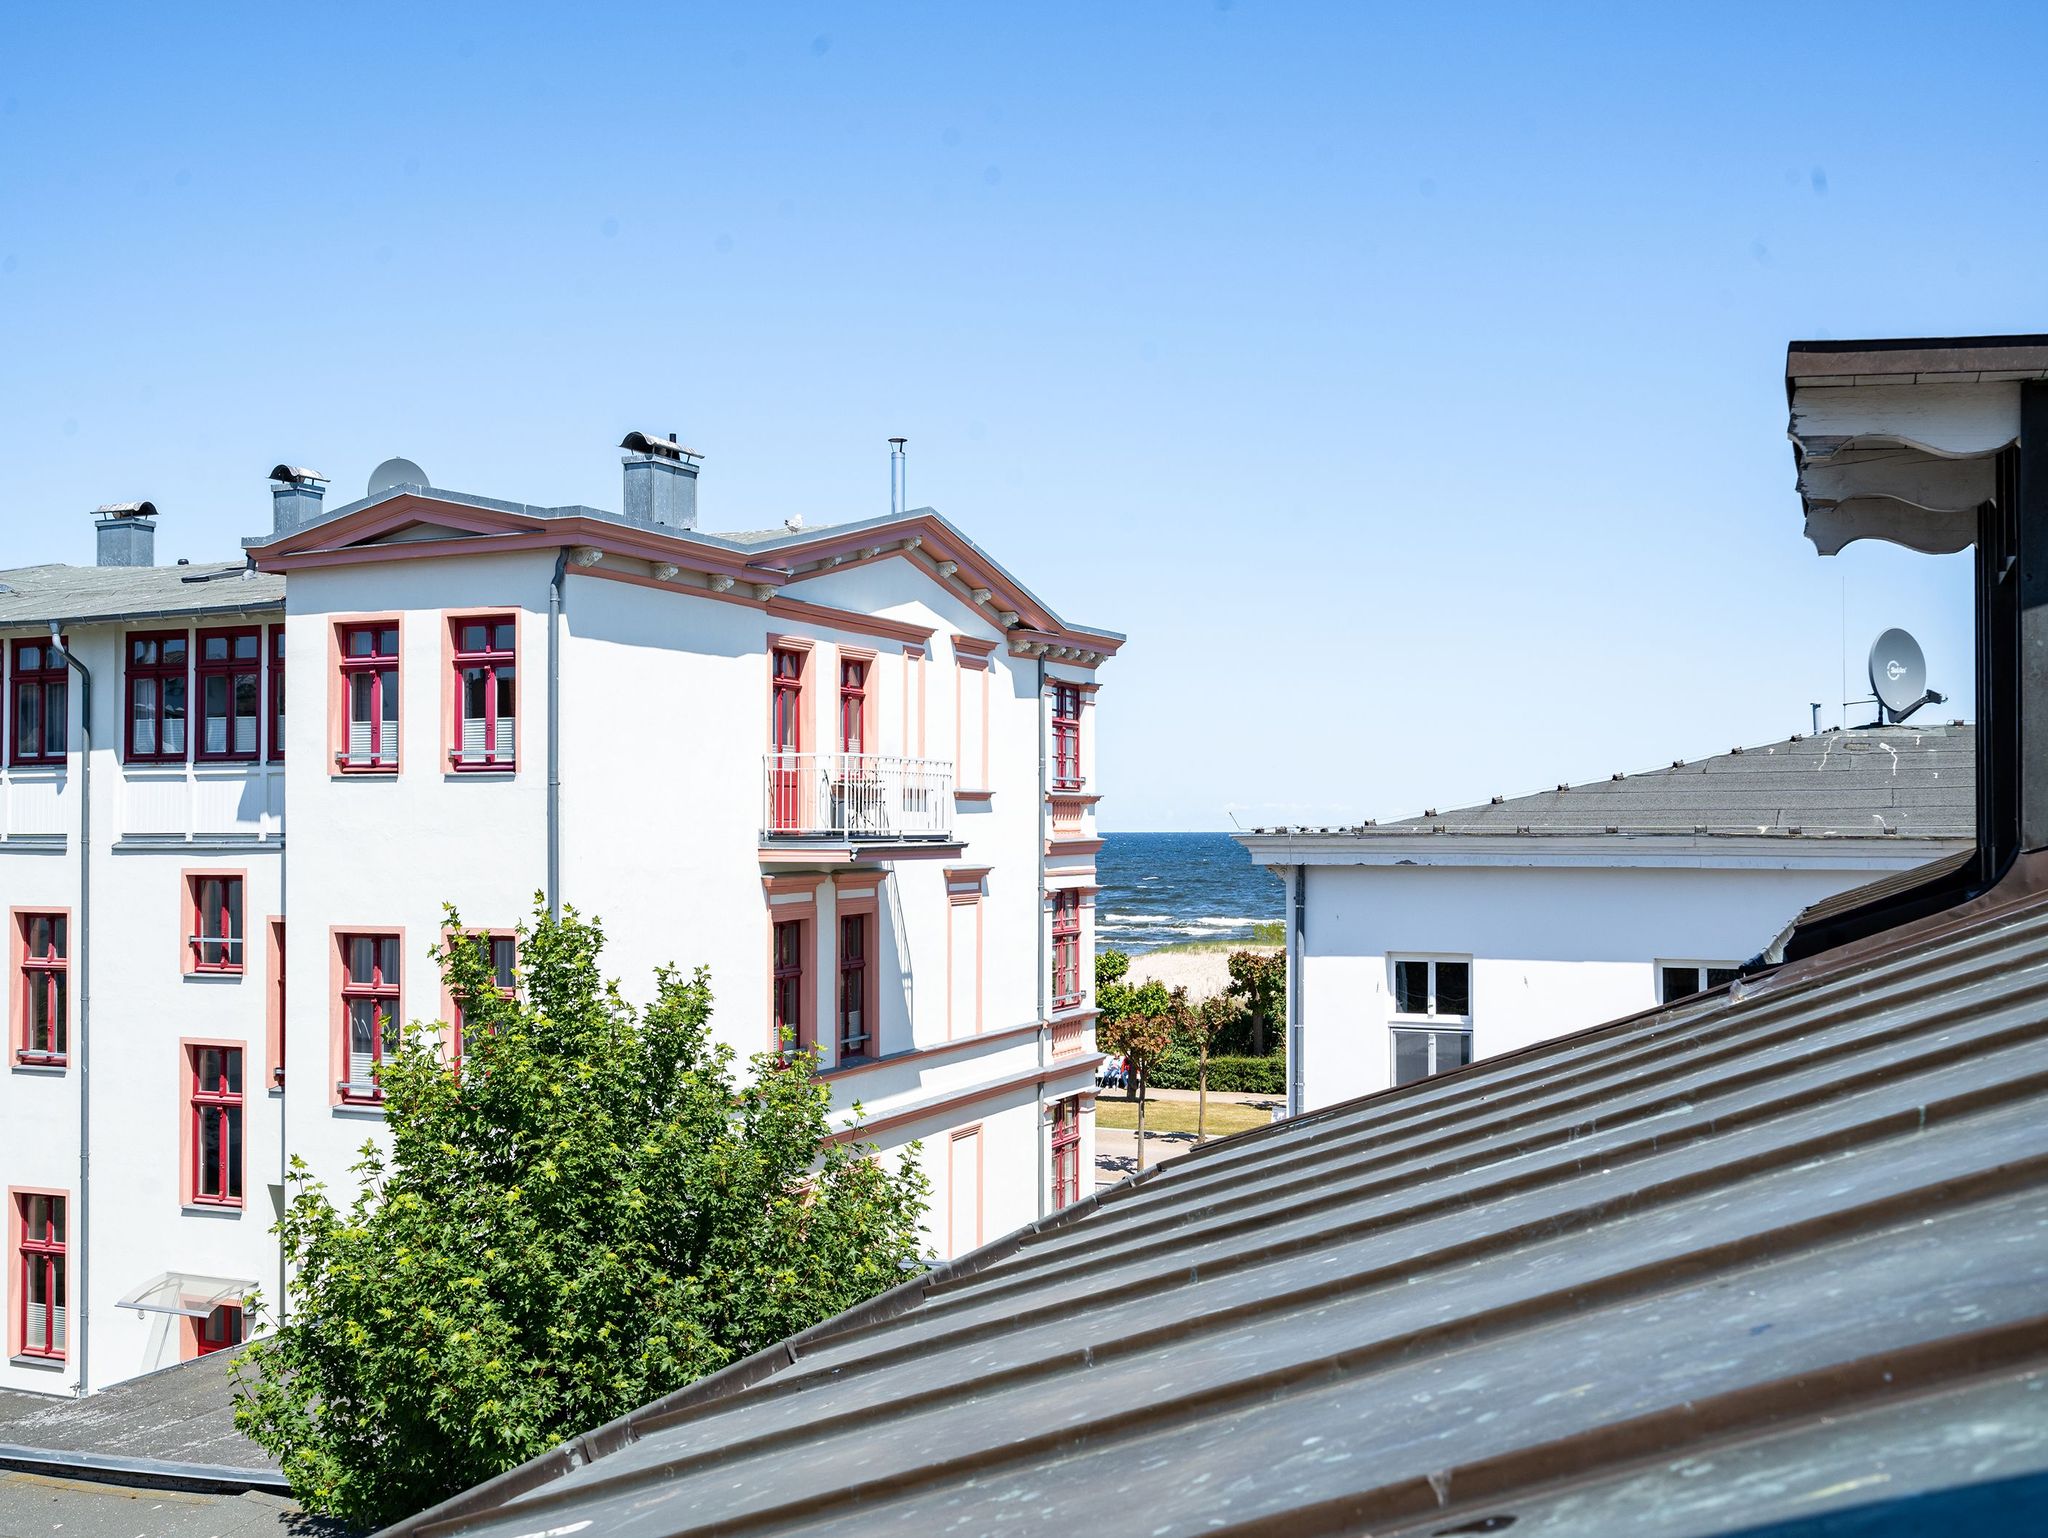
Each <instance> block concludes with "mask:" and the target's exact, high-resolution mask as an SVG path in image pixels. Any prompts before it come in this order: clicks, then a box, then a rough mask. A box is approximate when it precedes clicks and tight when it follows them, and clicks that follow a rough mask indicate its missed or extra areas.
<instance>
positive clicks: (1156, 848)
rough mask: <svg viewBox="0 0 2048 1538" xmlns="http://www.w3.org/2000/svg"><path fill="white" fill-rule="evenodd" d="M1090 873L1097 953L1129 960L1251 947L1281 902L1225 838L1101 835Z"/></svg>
mask: <svg viewBox="0 0 2048 1538" xmlns="http://www.w3.org/2000/svg"><path fill="white" fill-rule="evenodd" d="M1095 870H1096V880H1097V881H1099V882H1100V883H1101V884H1102V891H1101V892H1100V894H1098V895H1097V897H1096V899H1095V942H1096V945H1097V946H1098V947H1099V948H1100V949H1103V950H1120V951H1129V952H1130V953H1132V954H1133V955H1136V954H1138V953H1139V952H1141V951H1149V950H1152V949H1154V948H1155V947H1157V946H1161V945H1171V944H1173V943H1174V942H1175V941H1178V940H1249V939H1250V938H1251V937H1252V925H1253V924H1254V923H1256V922H1265V921H1268V920H1272V919H1277V918H1279V917H1280V916H1281V911H1282V907H1283V905H1284V902H1285V898H1286V890H1285V888H1283V887H1282V886H1281V884H1280V878H1279V877H1278V876H1275V875H1274V874H1273V873H1272V872H1271V871H1269V870H1267V869H1266V868H1265V867H1264V866H1262V865H1254V864H1252V861H1251V856H1250V855H1248V854H1246V853H1245V852H1244V847H1243V846H1242V845H1241V844H1239V843H1238V842H1237V841H1236V840H1234V839H1232V838H1231V837H1230V835H1229V834H1227V833H1110V834H1105V835H1104V838H1103V845H1102V851H1101V853H1100V854H1098V855H1097V856H1096V857H1095Z"/></svg>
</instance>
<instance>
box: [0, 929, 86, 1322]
mask: <svg viewBox="0 0 2048 1538" xmlns="http://www.w3.org/2000/svg"><path fill="white" fill-rule="evenodd" d="M33 911H35V912H39V913H47V912H49V911H51V910H49V909H47V908H40V909H35V910H33ZM24 1196H55V1197H59V1198H61V1199H62V1201H63V1203H64V1319H65V1326H64V1350H62V1351H57V1352H47V1353H46V1352H40V1351H39V1352H36V1353H35V1356H34V1360H36V1361H38V1362H62V1361H65V1360H66V1359H67V1358H68V1357H69V1355H70V1350H71V1337H72V1332H71V1321H72V1320H74V1319H76V1318H77V1317H78V1312H77V1310H76V1309H75V1308H74V1307H73V1306H72V1305H73V1288H72V1285H71V1278H72V1272H73V1270H74V1267H73V1266H72V1264H71V1261H72V1249H71V1228H72V1218H73V1213H72V1211H71V1192H70V1191H69V1190H67V1189H66V1188H64V1187H63V1186H9V1187H8V1188H7V1268H6V1272H5V1275H4V1280H0V1297H5V1298H6V1299H7V1300H8V1304H7V1354H8V1355H9V1356H10V1357H15V1356H23V1355H26V1354H27V1351H26V1347H27V1345H28V1334H27V1326H28V1295H27V1292H26V1290H25V1289H24V1288H23V1286H22V1256H21V1245H22V1239H23V1237H24V1236H23V1234H22V1231H21V1199H22V1198H23V1197H24Z"/></svg>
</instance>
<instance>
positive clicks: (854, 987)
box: [839, 913, 875, 1062]
mask: <svg viewBox="0 0 2048 1538" xmlns="http://www.w3.org/2000/svg"><path fill="white" fill-rule="evenodd" d="M868 919H869V915H867V914H865V913H846V914H842V915H840V919H839V1060H840V1061H841V1062H845V1061H847V1060H848V1059H849V1058H856V1057H871V1056H873V1053H871V1052H870V1051H869V1050H868V1048H869V1046H870V1044H871V1043H873V1041H874V1039H875V1032H874V1021H873V1020H872V1019H870V1018H869V1010H868V931H869V929H870V927H871V926H870V925H869V922H868Z"/></svg>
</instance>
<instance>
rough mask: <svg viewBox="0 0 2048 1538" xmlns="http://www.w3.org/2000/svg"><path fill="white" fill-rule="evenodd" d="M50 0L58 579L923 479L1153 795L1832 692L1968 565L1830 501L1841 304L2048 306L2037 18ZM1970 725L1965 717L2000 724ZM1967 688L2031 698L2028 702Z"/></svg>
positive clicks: (1400, 775)
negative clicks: (694, 478)
mask: <svg viewBox="0 0 2048 1538" xmlns="http://www.w3.org/2000/svg"><path fill="white" fill-rule="evenodd" d="M1680 9H1681V8H1678V7H1652V6H1617V7H1613V8H1602V9H1581V8H1572V7H1564V6H1542V7H1535V6H1500V7H1483V6H1465V7H1458V8H1455V9H1454V8H1452V7H1447V6H1423V5H1401V6H1367V5H1363V4H1359V5H1337V4H1329V5H1306V4H1293V5H1290V4H1279V3H1268V0H1235V3H1233V4H1228V5H1219V4H1217V3H1216V0H1201V3H1155V4H1137V3H1133V4H1123V5H1116V6H1103V5H1098V4H1073V5H1065V4H1046V3H1037V4H1031V5H1014V6H1003V7H996V6H980V5H975V6H960V5H947V6H938V5H933V6H893V7H887V8H884V7H879V6H877V7H852V6H820V5H809V6H806V5H776V6H752V5H745V6H743V5H730V6H694V7H687V8H685V7H675V8H668V9H655V8H643V7H636V6H633V5H629V4H613V5H609V6H605V7H600V8H595V9H592V8H588V7H575V8H570V7H566V6H564V7H558V8H548V9H541V8H530V7H515V6H509V5H504V4H497V5H477V6H469V7H458V6H453V5H443V4H432V5H427V4H412V5H406V6H378V5H351V6H347V7H340V6H328V7H310V6H307V7H277V6H261V7H259V6H248V7H244V8H230V7H227V6H207V7H185V6H178V7H169V6H148V7H143V6H132V7H125V8H123V7H116V6H105V7H96V8H92V9H91V10H87V9H84V8H79V7H67V6H37V7H31V6H26V5H17V6H13V7H11V8H9V10H8V12H7V15H6V17H5V19H4V21H0V360H4V361H0V512H4V517H5V520H6V522H5V529H6V540H5V546H4V548H0V564H4V565H12V564H17V563H27V562H33V561H40V560H85V559H89V558H90V557H89V554H88V552H89V550H90V526H89V522H88V519H87V516H86V514H87V510H88V509H89V508H91V507H92V506H94V505H95V504H97V503H100V502H107V501H116V500H126V499H131V498H138V497H148V498H150V499H152V500H154V501H155V502H157V503H158V505H159V506H160V508H161V509H162V511H163V520H162V528H161V532H160V534H159V550H160V553H161V554H162V555H163V556H164V557H165V558H169V557H173V556H176V555H180V554H190V555H193V556H211V555H217V554H220V553H222V552H228V551H232V550H234V548H235V542H236V540H237V539H238V538H239V536H241V535H243V534H245V533H251V532H255V531H256V530H257V529H259V528H260V527H262V526H263V525H264V523H265V521H266V520H267V518H268V506H269V498H268V493H267V489H266V482H265V479H264V472H265V471H266V470H267V469H268V467H269V466H270V465H271V464H273V463H274V462H276V461H277V460H279V459H288V460H291V461H293V462H295V463H301V464H309V465H313V466H315V467H317V468H319V469H320V470H322V471H324V472H326V473H328V474H329V475H330V476H332V477H333V479H334V483H335V491H336V493H337V494H338V495H340V496H353V495H355V494H357V493H358V491H359V488H360V487H361V486H362V484H363V482H364V479H365V477H366V476H367V474H368V472H369V470H370V469H371V467H372V466H373V465H374V464H375V463H376V462H377V461H378V460H380V459H382V458H384V457H386V456H388V455H392V454H405V455H409V456H410V457H412V458H414V459H417V460H419V461H420V462H421V463H422V464H423V465H424V466H425V467H426V468H427V470H428V471H429V473H430V474H431V475H432V476H433V477H434V479H435V481H436V482H437V483H438V484H442V485H448V486H455V487H460V488H463V489H466V490H472V491H477V492H483V493H487V494H494V495H500V496H507V497H515V498H520V499H524V500H530V501H537V502H572V501H581V502H595V503H599V504H602V505H607V506H613V505H616V504H617V501H618V485H617V479H618V473H619V470H618V454H617V452H616V450H615V449H614V447H613V445H615V444H616V443H617V442H618V439H619V436H620V434H621V433H622V432H623V431H624V430H625V429H626V428H628V427H647V428H663V429H665V428H680V429H681V430H682V431H683V433H684V436H685V438H686V439H687V441H689V442H690V443H691V444H693V445H694V446H696V447H698V448H700V449H702V450H704V451H705V452H706V453H707V455H708V458H707V460H706V463H705V471H704V480H703V486H702V497H701V505H702V508H703V512H704V522H705V524H706V526H708V527H713V528H720V527H748V526H759V525H761V524H763V523H765V522H769V521H772V520H777V519H780V518H781V517H783V516H785V515H786V514H788V513H790V512H801V513H802V514H803V515H804V516H805V518H806V519H807V520H810V521H812V522H820V521H832V520H836V519H841V518H846V517H854V516H866V515H870V514H873V513H876V512H880V511H883V510H885V509H886V505H887V488H888V472H887V462H886V457H885V455H886V449H885V447H884V442H883V440H884V439H885V438H887V437H888V436H889V435H890V434H892V433H903V434H907V435H908V436H909V438H910V440H911V445H910V446H911V455H912V473H911V490H912V494H913V500H915V501H919V502H930V503H931V504H933V505H935V506H937V507H938V508H940V509H941V510H942V511H944V512H946V513H947V514H948V515H950V516H951V517H953V518H954V519H955V520H956V521H958V522H960V523H961V524H963V525H964V526H965V527H966V528H968V529H969V530H970V531H971V532H972V533H973V534H974V535H975V536H976V537H977V538H978V539H980V540H981V541H982V542H983V543H985V544H986V545H987V546H988V547H989V548H990V549H992V550H993V551H995V552H996V553H997V554H998V555H999V556H1000V557H1001V558H1002V559H1003V560H1004V561H1005V562H1006V563H1007V564H1009V565H1010V567H1011V568H1012V569H1013V570H1014V571H1016V572H1017V573H1018V574H1019V575H1020V576H1022V577H1023V578H1024V579H1025V580H1026V581H1027V582H1029V583H1031V584H1032V585H1033V586H1034V587H1035V588H1037V589H1038V590H1039V591H1040V592H1041V593H1042V594H1043V595H1044V596H1045V597H1047V598H1048V599H1049V600H1050V601H1051V602H1052V603H1053V604H1054V605H1055V607H1057V608H1059V609H1060V610H1061V611H1062V612H1064V613H1066V614H1067V615H1068V616H1070V617H1071V618H1074V619H1077V620H1080V621H1083V622H1087V623H1094V624H1100V625H1105V626H1109V627H1111V628H1114V629H1120V630H1125V631H1128V632H1129V633H1130V635H1131V641H1130V644H1129V646H1128V648H1127V650H1126V654H1125V656H1124V657H1123V658H1121V659H1119V660H1118V661H1117V662H1115V663H1114V664H1112V665H1111V666H1109V667H1107V668H1106V669H1105V670H1104V674H1103V678H1104V683H1105V689H1104V692H1103V694H1102V696H1101V707H1102V708H1101V712H1100V734H1101V743H1102V764H1101V769H1102V776H1101V777H1102V782H1103V788H1104V789H1105V791H1106V792H1108V800H1107V801H1106V802H1105V803H1104V809H1103V810H1104V822H1105V824H1106V825H1107V826H1111V827H1116V828H1180V827H1194V828H1203V827H1227V826H1228V825H1229V821H1228V813H1229V812H1230V811H1232V810H1235V811H1236V812H1237V814H1238V815H1239V816H1240V817H1242V818H1244V819H1245V820H1246V821H1247V822H1251V821H1272V820H1277V819H1287V820H1312V821H1322V820H1327V819H1336V818H1343V819H1351V818H1356V817H1362V816H1381V817H1386V816H1395V815H1401V814H1404V813H1408V812H1413V811H1416V810H1419V809H1420V808H1421V807H1422V806H1424V805H1425V804H1427V805H1439V806H1448V805H1453V804H1457V803H1459V802H1462V801H1467V800H1474V799H1481V798H1483V797H1485V796H1486V795H1488V794H1491V793H1493V792H1496V791H1500V792H1519V791H1524V790H1529V789H1534V788H1540V787H1542V786H1545V785H1548V784H1551V783H1554V782H1555V781H1557V780H1559V779H1563V778H1571V779H1585V778H1590V777H1595V776H1600V775H1605V774H1607V773H1609V772H1611V771H1613V770H1615V769H1623V768H1629V769H1633V768H1641V767H1646V766H1650V765H1654V764H1658V763H1661V762H1664V761H1666V760H1668V759H1671V758H1673V757H1677V756H1681V755H1685V756H1691V755H1695V754H1701V753H1707V752H1714V751H1719V750H1722V749H1725V748H1727V747H1728V746H1730V745H1732V744H1734V743H1738V742H1758V741H1763V740H1767V739H1770V738H1773V737H1776V736H1780V735H1783V734H1784V733H1787V732H1790V731H1793V730H1801V729H1804V727H1805V725H1806V723H1807V720H1808V711H1807V703H1808V701H1810V700H1824V701H1828V702H1830V707H1829V708H1830V712H1831V713H1832V712H1834V709H1835V706H1834V702H1837V701H1839V700H1840V698H1841V695H1842V689H1841V673H1842V655H1843V633H1844V593H1845V586H1846V605H1847V626H1846V628H1847V641H1848V651H1849V654H1850V657H1849V665H1850V671H1851V673H1852V675H1860V673H1861V662H1860V659H1861V656H1862V654H1863V651H1864V649H1865V647H1866V646H1867V645H1868V642H1869V640H1870V639H1871V637H1872V636H1874V635H1875V634H1876V632H1877V631H1878V630H1879V629H1881V628H1883V627H1884V626H1886V625H1889V624H1903V625H1906V626H1908V627H1909V628H1911V629H1913V630H1915V631H1916V632H1917V633H1918V634H1919V635H1920V637H1921V639H1922V641H1923V643H1924V644H1925V646H1926V649H1927V652H1928V659H1929V664H1930V673H1931V676H1932V680H1933V682H1934V684H1935V686H1936V687H1938V688H1946V689H1949V690H1950V692H1952V693H1953V694H1954V695H1955V696H1956V697H1957V699H1958V701H1959V702H1967V700H1968V699H1969V697H1970V689H1971V679H1970V655H1969V647H1970V611H1969V597H1968V590H1969V572H1968V567H1967V562H1966V558H1949V559H1945V560H1930V559H1927V558H1923V557H1913V556H1909V555H1906V554H1905V553H1903V552H1895V551H1891V550H1889V549H1883V548H1875V547H1869V548H1866V547H1860V546H1858V547H1852V548H1851V550H1850V552H1849V553H1847V554H1846V555H1844V556H1842V557H1838V558H1835V559H1832V560H1822V559H1821V558H1819V557H1818V556H1816V555H1815V554H1814V553H1813V550H1812V548H1811V547H1810V546H1809V545H1807V544H1806V543H1805V542H1804V540H1803V539H1802V538H1801V536H1800V530H1799V515H1798V506H1797V501H1796V498H1795V497H1794V494H1793V491H1792V465H1791V455H1790V451H1789V449H1788V447H1787V445H1786V443H1785V439H1784V426H1785V399H1784V393H1783V387H1782V384H1781V383H1780V371H1781V367H1782V362H1783V355H1784V344H1785V342H1786V340H1787V339H1788V338H1791V337H1809V336H1810V337H1851V336H1872V335H1877V336H1885V335H1913V334H1922V333H1974V332H1996V331H2023V330H2038V329H2048V304H2044V293H2043V283H2044V276H2043V273H2044V268H2043V253H2044V251H2048V229H2044V225H2048V196H2044V195H2043V193H2044V191H2048V189H2044V185H2043V177H2042V167H2041V155H2042V150H2043V146H2044V145H2048V121H2044V119H2048V96H2044V93H2043V92H2042V91H2041V89H2040V81H2039V78H2038V63H2039V61H2040V59H2041V58H2042V57H2044V50H2048V36H2044V32H2048V24H2044V12H2043V11H2042V10H2041V9H2040V8H2039V7H2030V6H2010V7H1995V6H1973V5H1954V4H1943V5H1928V6H1924V7H1917V8H1915V7H1887V6H1878V5H1871V4H1857V5H1853V6H1842V7H1828V6H1821V5H1803V6H1800V7H1797V8H1795V9H1794V10H1790V11H1788V10H1786V9H1785V8H1784V7H1782V6H1757V7H1754V8H1750V9H1747V10H1744V9H1741V8H1737V7H1731V6H1713V7H1693V8H1688V9H1689V11H1690V14H1680ZM1950 713H1951V711H1949V710H1944V711H1941V712H1939V714H1941V715H1944V716H1945V715H1947V714H1950ZM1959 713H1968V708H1967V705H1966V703H1965V704H1961V705H1960V706H1959Z"/></svg>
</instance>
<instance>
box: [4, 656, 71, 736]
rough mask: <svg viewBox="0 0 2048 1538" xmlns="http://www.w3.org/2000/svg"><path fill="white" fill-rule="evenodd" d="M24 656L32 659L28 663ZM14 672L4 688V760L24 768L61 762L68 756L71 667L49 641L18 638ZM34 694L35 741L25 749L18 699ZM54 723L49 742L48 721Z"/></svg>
mask: <svg viewBox="0 0 2048 1538" xmlns="http://www.w3.org/2000/svg"><path fill="white" fill-rule="evenodd" d="M25 659H33V660H34V664H35V665H34V666H32V667H31V666H29V665H28V664H27V661H25ZM12 661H13V664H14V666H13V671H12V673H11V674H10V675H9V680H8V689H7V702H8V707H9V708H8V711H7V735H8V744H7V761H8V762H9V763H11V764H19V765H21V766H23V767H24V768H26V767H28V766H30V765H34V764H61V763H63V762H64V761H65V759H66V758H67V757H68V756H69V755H70V731H71V666H70V664H69V663H67V662H66V661H65V660H64V655H63V653H62V652H61V651H60V650H59V649H58V648H57V647H55V646H52V645H51V644H50V643H49V642H48V641H43V640H19V641H16V642H15V643H14V655H13V658H12ZM30 695H33V697H34V699H35V702H36V710H35V717H36V724H37V728H38V729H37V732H36V742H35V745H34V746H33V747H28V748H25V747H23V745H22V741H21V716H22V709H21V702H22V700H23V699H24V698H27V697H29V696H30ZM53 720H54V721H55V723H56V727H57V730H56V741H55V742H54V743H53V742H52V741H51V732H50V724H51V722H52V721H53Z"/></svg>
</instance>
